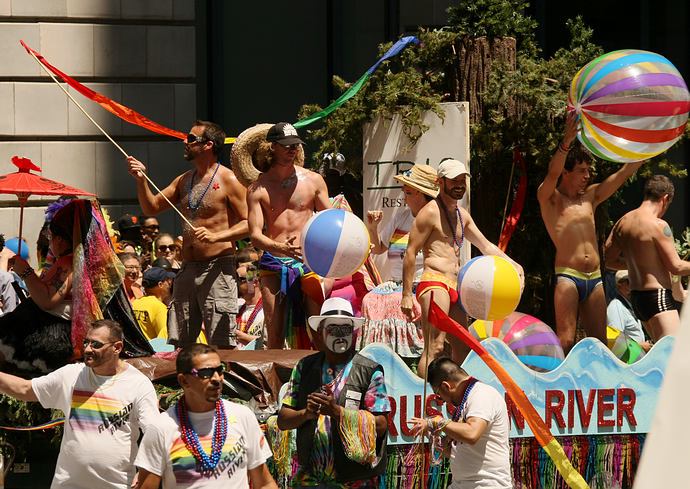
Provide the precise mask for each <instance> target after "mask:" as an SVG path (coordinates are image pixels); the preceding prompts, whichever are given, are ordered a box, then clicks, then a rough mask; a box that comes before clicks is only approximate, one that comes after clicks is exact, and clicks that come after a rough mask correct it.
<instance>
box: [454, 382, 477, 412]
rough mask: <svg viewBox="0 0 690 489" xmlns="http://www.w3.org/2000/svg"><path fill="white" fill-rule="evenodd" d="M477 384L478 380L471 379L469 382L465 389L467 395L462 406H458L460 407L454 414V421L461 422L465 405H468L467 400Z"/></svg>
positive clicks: (461, 403)
mask: <svg viewBox="0 0 690 489" xmlns="http://www.w3.org/2000/svg"><path fill="white" fill-rule="evenodd" d="M476 383H477V379H475V378H474V377H470V378H469V379H468V380H467V387H465V393H464V394H463V396H462V401H460V404H458V407H456V408H455V411H454V412H453V421H455V422H458V421H460V416H461V415H462V414H464V413H463V411H465V404H467V398H468V397H470V392H471V391H472V387H474V385H475V384H476ZM463 421H465V420H464V419H463Z"/></svg>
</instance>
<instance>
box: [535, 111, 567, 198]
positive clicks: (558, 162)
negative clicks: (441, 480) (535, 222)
mask: <svg viewBox="0 0 690 489" xmlns="http://www.w3.org/2000/svg"><path fill="white" fill-rule="evenodd" d="M575 136H577V115H576V114H575V113H570V114H568V117H567V118H566V120H565V133H564V134H563V139H562V140H561V142H560V143H559V144H558V148H556V152H555V153H554V154H553V156H552V157H551V161H550V162H549V169H548V170H547V172H546V176H545V177H544V181H543V182H541V185H539V188H538V189H537V199H538V200H539V203H540V204H541V203H542V202H544V201H547V200H549V199H550V198H551V196H552V195H553V194H554V192H555V191H556V185H557V184H558V178H559V177H560V176H561V173H563V168H564V167H565V158H566V157H567V156H568V151H569V150H570V146H571V145H572V144H573V141H575Z"/></svg>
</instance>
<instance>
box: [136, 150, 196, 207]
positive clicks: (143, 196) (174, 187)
mask: <svg viewBox="0 0 690 489" xmlns="http://www.w3.org/2000/svg"><path fill="white" fill-rule="evenodd" d="M127 163H128V165H129V173H130V175H132V176H133V177H134V178H135V180H136V182H137V199H138V200H139V205H140V206H141V210H142V211H143V212H144V214H146V215H147V216H155V215H156V214H160V213H161V212H163V211H164V210H167V209H170V204H168V202H167V201H166V200H165V198H164V197H163V195H165V197H167V198H168V200H170V201H171V202H173V203H175V202H178V201H179V191H178V185H179V182H180V180H181V179H182V176H179V177H177V178H176V179H175V180H173V181H172V183H171V184H170V185H168V186H167V187H165V188H164V189H163V190H161V192H160V193H159V194H155V195H154V193H153V192H152V191H151V189H150V188H149V184H148V182H147V181H146V178H145V177H144V173H145V172H146V167H145V166H144V164H143V163H142V162H141V161H139V160H137V159H136V158H134V157H133V156H129V157H127ZM161 194H163V195H161Z"/></svg>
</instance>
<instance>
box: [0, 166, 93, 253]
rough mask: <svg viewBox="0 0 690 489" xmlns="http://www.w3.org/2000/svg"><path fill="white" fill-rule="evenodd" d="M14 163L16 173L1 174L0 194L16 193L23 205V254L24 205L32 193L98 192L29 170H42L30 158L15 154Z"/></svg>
mask: <svg viewBox="0 0 690 489" xmlns="http://www.w3.org/2000/svg"><path fill="white" fill-rule="evenodd" d="M12 164H14V165H15V166H16V167H17V168H19V170H18V171H17V172H15V173H8V174H7V175H0V194H15V195H16V196H17V198H18V199H19V205H20V206H21V207H20V213H19V244H18V246H19V249H18V250H17V255H21V253H22V227H23V226H24V205H26V202H27V200H29V196H30V195H32V194H35V195H84V196H90V197H95V196H96V194H92V193H91V192H86V191H85V190H81V189H78V188H76V187H70V186H69V185H65V184H64V183H60V182H56V181H55V180H49V179H47V178H43V177H41V176H39V175H36V174H35V173H31V172H30V171H29V170H34V171H41V169H40V168H39V167H37V166H36V165H34V164H33V162H32V161H31V160H30V159H29V158H21V157H19V156H13V157H12Z"/></svg>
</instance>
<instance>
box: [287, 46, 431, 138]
mask: <svg viewBox="0 0 690 489" xmlns="http://www.w3.org/2000/svg"><path fill="white" fill-rule="evenodd" d="M410 44H419V39H417V38H416V37H415V36H405V37H403V38H401V39H400V40H399V41H398V42H396V43H395V44H393V46H391V48H390V49H389V50H388V51H386V54H384V55H383V56H381V58H379V60H378V61H377V62H376V63H374V64H373V65H371V67H370V68H369V69H368V70H367V71H366V72H365V73H364V74H363V75H362V76H361V77H360V78H359V80H357V81H356V82H355V83H354V84H353V85H352V86H351V87H350V88H348V89H347V91H345V93H343V94H342V95H341V96H340V97H338V99H337V100H335V101H334V102H333V103H332V104H331V105H329V106H328V107H326V108H325V109H323V110H320V111H318V112H316V113H314V114H312V115H310V116H309V117H306V118H304V119H301V120H299V121H297V122H295V123H294V124H293V125H294V126H295V127H297V128H299V127H304V126H308V125H309V124H311V123H313V122H316V121H319V120H321V119H323V118H325V117H328V116H329V115H330V114H332V113H333V112H335V111H336V110H337V109H338V108H339V107H341V106H342V105H343V104H344V103H345V102H347V101H348V100H350V99H351V98H352V97H354V96H355V95H357V92H359V91H360V90H361V89H362V87H363V86H364V84H365V83H366V82H367V81H368V80H369V78H371V75H372V74H373V73H374V71H376V69H377V68H378V67H379V66H380V65H381V63H383V62H384V61H388V60H389V59H391V58H394V57H396V56H397V55H398V54H400V52H401V51H402V50H403V49H405V48H406V47H407V46H409V45H410Z"/></svg>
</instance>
